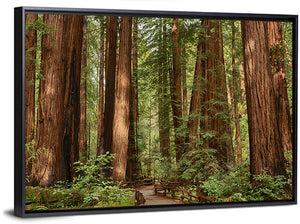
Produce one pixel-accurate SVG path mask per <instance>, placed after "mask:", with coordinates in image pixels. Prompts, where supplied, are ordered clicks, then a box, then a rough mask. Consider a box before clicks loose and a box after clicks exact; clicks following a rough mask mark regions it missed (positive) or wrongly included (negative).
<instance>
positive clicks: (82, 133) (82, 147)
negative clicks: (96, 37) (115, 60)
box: [79, 16, 87, 162]
mask: <svg viewBox="0 0 300 224" xmlns="http://www.w3.org/2000/svg"><path fill="white" fill-rule="evenodd" d="M82 32H83V38H82V55H81V80H80V126H79V152H80V160H81V161H82V162H85V161H86V159H87V130H86V79H87V72H86V66H87V57H86V56H87V55H86V53H87V18H86V16H84V17H83V31H82Z"/></svg>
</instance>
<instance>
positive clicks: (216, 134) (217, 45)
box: [200, 20, 232, 169]
mask: <svg viewBox="0 0 300 224" xmlns="http://www.w3.org/2000/svg"><path fill="white" fill-rule="evenodd" d="M202 26H203V28H204V29H205V35H206V36H208V37H209V38H206V40H205V43H204V46H203V55H205V56H206V58H207V59H206V60H205V62H204V65H203V66H204V72H203V74H202V77H203V80H204V81H203V84H202V85H203V86H201V89H202V90H203V91H202V94H201V95H202V96H201V104H202V105H203V106H202V108H201V114H202V116H205V120H204V121H203V122H200V128H201V131H202V132H206V133H208V132H209V133H211V134H212V136H210V137H208V138H205V139H204V142H205V144H204V146H205V147H209V148H213V149H216V150H217V152H216V157H217V160H218V163H219V165H220V167H222V168H223V169H227V161H228V155H229V154H230V152H231V151H232V140H231V128H230V123H229V119H226V118H224V116H222V115H221V114H224V115H225V116H227V117H228V115H229V110H228V105H227V104H226V103H227V102H228V99H227V91H226V75H225V71H224V55H223V41H222V26H221V21H219V20H203V21H202Z"/></svg>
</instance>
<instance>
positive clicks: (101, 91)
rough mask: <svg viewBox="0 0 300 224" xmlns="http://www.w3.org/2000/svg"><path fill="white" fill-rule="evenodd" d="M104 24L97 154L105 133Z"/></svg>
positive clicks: (102, 27) (99, 153)
mask: <svg viewBox="0 0 300 224" xmlns="http://www.w3.org/2000/svg"><path fill="white" fill-rule="evenodd" d="M104 62H105V60H104V26H103V25H102V26H101V31H100V68H99V103H98V121H97V122H98V123H97V124H98V125H97V156H99V155H101V137H102V134H103V118H104V113H103V106H104V91H103V90H104V88H103V87H104V82H103V81H104Z"/></svg>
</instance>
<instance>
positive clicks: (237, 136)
mask: <svg viewBox="0 0 300 224" xmlns="http://www.w3.org/2000/svg"><path fill="white" fill-rule="evenodd" d="M231 28H232V43H231V45H232V81H233V104H234V122H235V144H236V148H235V150H236V153H237V162H238V164H241V163H242V148H241V133H240V122H239V118H240V114H239V107H238V98H239V96H238V83H237V80H238V79H239V77H238V74H237V71H236V65H235V25H234V21H231ZM233 158H234V157H233ZM232 162H233V161H232Z"/></svg>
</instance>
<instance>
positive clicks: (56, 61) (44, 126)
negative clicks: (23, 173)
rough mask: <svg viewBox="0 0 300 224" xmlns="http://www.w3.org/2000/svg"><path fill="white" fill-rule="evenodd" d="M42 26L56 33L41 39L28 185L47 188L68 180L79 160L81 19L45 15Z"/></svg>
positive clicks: (78, 17) (80, 17)
mask: <svg viewBox="0 0 300 224" xmlns="http://www.w3.org/2000/svg"><path fill="white" fill-rule="evenodd" d="M44 23H45V24H46V25H47V26H49V27H53V28H55V31H51V33H50V34H44V35H43V37H42V63H41V71H42V75H43V79H41V80H40V91H39V101H38V115H37V129H36V130H37V131H36V132H37V135H36V150H37V152H38V153H39V158H38V160H37V162H36V163H35V164H33V169H32V173H31V182H32V184H34V185H40V186H49V185H52V184H54V183H55V181H57V180H59V179H63V180H71V178H72V177H74V169H73V163H74V162H75V161H76V160H78V153H79V147H78V128H79V110H80V108H79V105H80V97H79V96H80V95H79V94H80V67H81V47H82V16H67V15H44ZM53 40H54V41H53Z"/></svg>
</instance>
